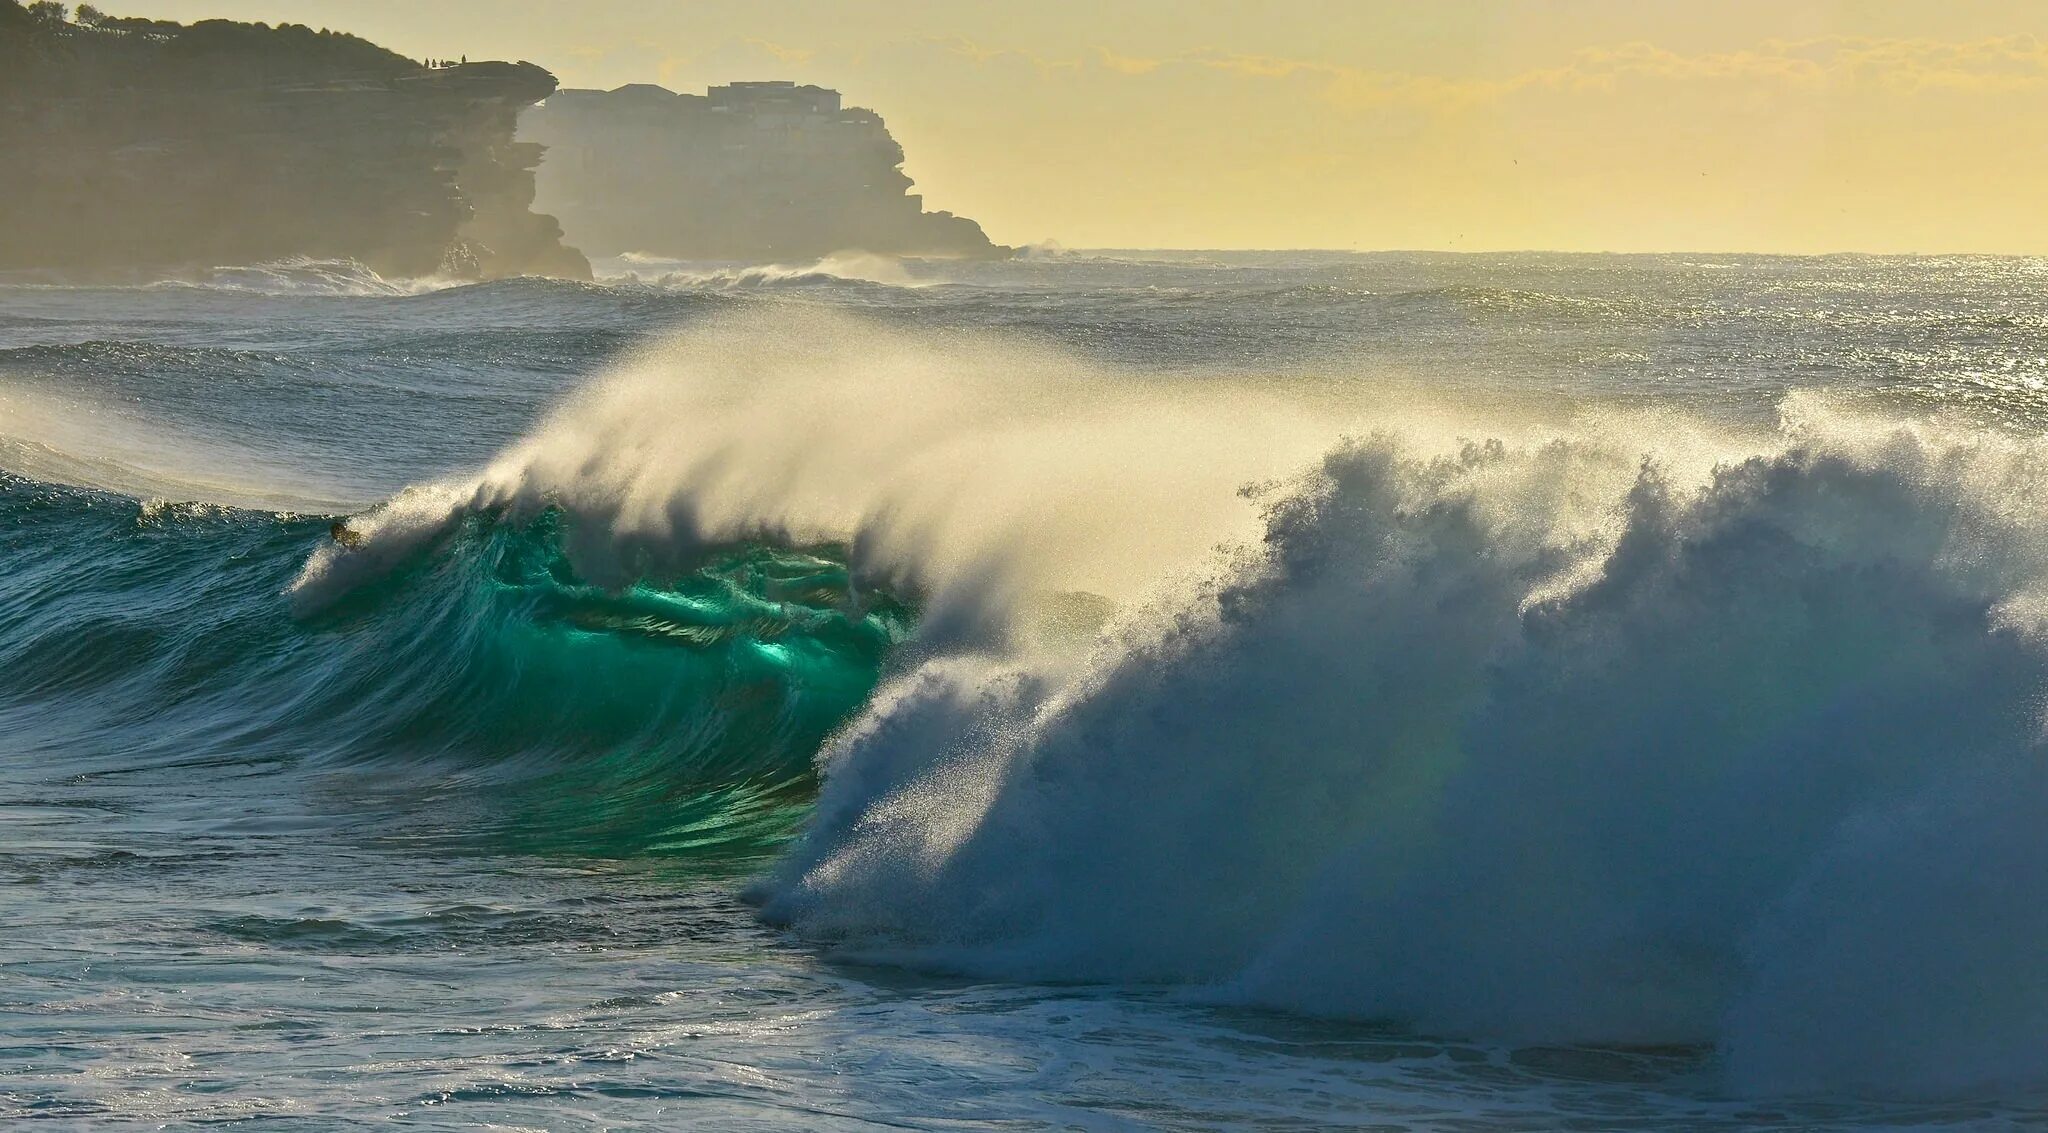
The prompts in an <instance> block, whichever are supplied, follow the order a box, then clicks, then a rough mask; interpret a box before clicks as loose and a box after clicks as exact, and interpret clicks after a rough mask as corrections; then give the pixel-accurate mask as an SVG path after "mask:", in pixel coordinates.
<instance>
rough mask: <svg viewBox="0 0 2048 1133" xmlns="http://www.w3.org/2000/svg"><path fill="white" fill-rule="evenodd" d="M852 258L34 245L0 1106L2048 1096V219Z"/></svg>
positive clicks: (611, 1109) (1903, 1107)
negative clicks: (290, 257) (1703, 255)
mask: <svg viewBox="0 0 2048 1133" xmlns="http://www.w3.org/2000/svg"><path fill="white" fill-rule="evenodd" d="M870 260H871V258H867V259H856V258H852V257H845V258H835V259H832V260H828V261H825V262H821V263H819V264H815V265H793V266H790V267H788V268H778V269H771V270H763V271H757V272H755V273H753V274H751V275H749V274H745V273H736V272H735V271H734V270H732V269H727V268H724V267H720V266H717V265H678V264H651V263H626V264H620V265H609V266H607V265H602V264H601V265H599V266H600V269H601V271H603V270H610V271H613V272H615V273H616V274H615V275H614V276H613V277H612V278H611V279H610V280H609V281H607V282H603V283H601V284H599V285H595V286H591V285H578V284H559V283H547V282H541V281H534V280H513V281H505V282H501V283H495V284H486V285H465V286H456V287H445V286H441V285H438V284H429V283H420V284H414V283H411V282H405V281H385V280H381V279H379V278H377V277H374V276H372V275H369V274H367V273H363V272H361V271H360V269H354V268H350V267H348V266H346V265H309V264H291V265H266V266H262V267H258V268H251V269H236V270H234V271H223V272H220V273H217V277H216V278H214V279H212V280H208V281H199V282H188V283H186V284H183V285H180V286H178V287H175V288H168V287H152V288H137V289H94V290H78V289H66V288H51V287H47V286H13V287H8V288H6V289H5V290H4V291H0V295H4V297H5V300H6V301H5V303H4V305H0V469H4V470H5V471H4V473H0V515H4V526H0V547H4V548H5V552H4V554H5V556H6V560H5V561H6V562H7V564H8V568H9V569H8V573H7V577H6V579H5V580H4V581H0V723H4V725H5V727H4V729H0V735H4V736H5V737H6V738H4V739H0V793H4V798H5V801H6V802H7V803H8V804H9V806H10V810H11V811H12V812H15V813H19V814H20V815H22V816H23V822H22V824H21V825H20V827H19V828H18V829H19V830H20V831H21V832H22V833H20V834H19V835H18V836H16V837H14V838H11V839H10V840H9V842H8V844H7V845H6V846H4V847H0V854H4V857H0V878H7V879H9V880H11V883H12V884H11V885H10V888H11V889H12V890H13V891H14V893H16V894H17V895H19V896H22V897H23V898H24V905H25V907H27V908H30V909H31V910H32V911H31V912H29V913H28V914H27V916H26V917H25V918H24V919H23V921H22V922H21V924H20V926H19V927H18V928H17V929H16V930H14V931H12V932H10V933H9V934H8V936H7V937H5V938H0V964H4V965H5V966H6V968H7V970H8V972H9V973H10V975H11V976H14V977H16V978H15V979H14V980H12V981H10V982H11V984H12V985H13V986H14V987H15V988H18V989H19V990H11V991H9V992H8V993H6V995H5V1002H4V1003H0V1011H4V1012H5V1013H6V1014H5V1016H4V1017H5V1018H6V1019H7V1020H8V1023H7V1024H6V1026H7V1028H8V1033H9V1034H10V1035H15V1036H18V1042H17V1044H16V1046H17V1047H18V1053H10V1054H8V1055H7V1056H6V1057H7V1058H9V1059H11V1060H12V1061H11V1062H10V1063H8V1064H7V1069H6V1070H5V1071H4V1073H0V1076H4V1077H5V1078H6V1079H8V1080H10V1081H14V1082H19V1083H21V1085H19V1086H13V1085H10V1086H9V1087H8V1092H6V1093H5V1094H4V1095H0V1097H4V1099H5V1100H4V1101H0V1105H4V1106H12V1107H18V1108H19V1111H20V1113H22V1114H24V1115H27V1114H35V1113H40V1114H48V1115H53V1116H68V1117H72V1118H77V1119H84V1118H94V1117H97V1118H112V1117H121V1116H130V1117H152V1118H155V1119H157V1120H171V1121H185V1120H200V1119H220V1118H223V1117H228V1116H236V1115H244V1116H266V1115H267V1116H284V1115H293V1114H297V1115H304V1116H313V1115H318V1116H320V1117H322V1118H337V1117H340V1116H342V1115H356V1116H360V1117H364V1118H369V1117H373V1116H374V1117H384V1118H390V1117H404V1118H407V1119H410V1120H416V1121H420V1122H424V1123H427V1124H434V1123H443V1124H449V1125H455V1124H459V1123H463V1122H474V1121H485V1120H488V1121H498V1122H512V1123H522V1122H523V1123H529V1124H539V1125H545V1126H549V1127H553V1126H554V1125H556V1124H559V1123H560V1122H562V1121H564V1120H570V1121H576V1122H585V1123H588V1124H591V1125H592V1126H593V1127H595V1126H596V1125H598V1124H602V1123H604V1122H606V1121H613V1122H619V1121H623V1122H626V1123H632V1122H636V1121H657V1122H658V1121H662V1120H668V1119H670V1118H677V1117H687V1118H689V1119H692V1120H710V1121H713V1122H714V1123H716V1122H721V1121H722V1122H725V1123H730V1124H748V1123H751V1124H754V1125H759V1126H762V1127H788V1128H816V1127H821V1126H829V1127H845V1128H858V1127H866V1126H867V1125H869V1124H872V1123H878V1122H898V1121H901V1120H903V1119H905V1117H906V1115H908V1116H909V1117H910V1118H912V1121H913V1123H917V1122H920V1121H929V1122H953V1123H962V1124H976V1123H1011V1124H1014V1125H1022V1126H1024V1127H1072V1126H1076V1125H1079V1126H1083V1127H1090V1128H1094V1127H1100V1128H1127V1127H1167V1128H1211V1127H1218V1126H1229V1127H1261V1126H1271V1127H1303V1126H1304V1125H1306V1126H1309V1127H1321V1126H1346V1125H1359V1124H1363V1123H1368V1122H1377V1123H1382V1124H1391V1125H1394V1126H1398V1127H1407V1128H1449V1127H1454V1126H1455V1127H1460V1128H1473V1127H1478V1128H1530V1127H1552V1126H1555V1127H1563V1126H1566V1125H1570V1126H1572V1127H1578V1128H1588V1127H1590V1128H1623V1127H1628V1128H1664V1127H1670V1126H1672V1125H1674V1124H1684V1125H1688V1126H1695V1127H1729V1128H1734V1127H1744V1126H1748V1125H1755V1124H1764V1125H1777V1126H1787V1125H1792V1126H1799V1127H1841V1128H1855V1127H1873V1126H1889V1125H1894V1124H1900V1123H1904V1122H1912V1123H1917V1124H1930V1125H1935V1126H1970V1125H1980V1124H1984V1123H1987V1122H2003V1123H2007V1124H2022V1123H2031V1122H2034V1121H2037V1120H2039V1119H2040V1116H2041V1111H2040V1110H2039V1108H2038V1107H2039V1105H2040V1102H2041V1097H2042V1094H2041V1091H2042V1089H2043V1088H2044V1086H2048V1063H2044V1061H2043V1055H2042V1052H2043V1051H2048V971H2044V970H2043V969H2042V967H2041V965H2040V964H2039V963H2038V957H2039V956H2040V955H2041V954H2042V951H2043V948H2044V946H2048V915H2044V914H2042V913H2041V912H2040V911H2039V910H2041V909H2043V908H2048V902H2044V901H2043V898H2044V897H2048V892H2044V890H2048V834H2044V833H2043V832H2044V831H2048V824H2044V823H2043V822H2042V821H2041V819H2042V817H2043V815H2042V813H2041V808H2042V806H2043V802H2042V800H2043V799H2044V798H2048V795H2044V793H2043V787H2044V786H2048V784H2043V783H2042V782H2041V775H2042V772H2041V770H2040V768H2041V766H2042V761H2041V756H2042V754H2043V751H2042V745H2043V741H2042V730H2041V729H2042V726H2043V720H2042V717H2041V712H2042V704H2043V698H2042V692H2043V690H2044V687H2048V652H2044V649H2048V641H2044V639H2043V633H2044V630H2048V593H2044V590H2043V586H2044V584H2048V527H2044V520H2043V518H2042V515H2041V512H2040V508H2039V505H2038V502H2037V501H2038V499H2039V497H2040V491H2041V485H2042V483H2043V479H2044V472H2048V449H2043V448H2042V446H2041V442H2040V441H2038V440H2037V439H2036V436H2037V433H2038V429H2037V428H2036V426H2037V425H2038V423H2039V422H2040V420H2041V419H2042V413H2043V409H2044V408H2048V403H2044V402H2043V401H2042V400H2041V395H2040V393H2039V389H2040V385H2039V383H2038V381H2036V380H2035V379H2036V378H2038V376H2039V371H2040V369H2041V366H2042V362H2041V361H2040V360H2041V359H2042V358H2043V357H2048V351H2044V347H2048V307H2044V306H2043V304H2042V303H2041V302H2040V300H2039V299H2038V298H2037V297H2036V296H2035V294H2034V289H2033V288H2032V287H2031V280H2032V279H2034V278H2035V272H2036V269H2037V265H2035V264H2033V263H2031V262H2028V261H1992V260H1953V261H1943V260H1927V259H1921V260H1869V259H1841V260H1817V261H1816V260H1806V261H1799V260H1772V259H1762V258H1733V257H1731V258H1722V259H1715V260H1706V261H1695V260H1687V259H1685V258H1680V257H1625V258H1603V257H1542V256H1529V257H1492V258H1477V257H1473V258H1467V257H1397V256H1374V257H1359V256H1340V255H1304V256H1254V255H1215V256H1182V257H1160V256H1156V255H1147V254H1143V253H1130V254H1085V255H1084V254H1073V253H1062V254H1057V255H1040V256H1033V257H1030V258H1027V259H1023V260H1020V261H1016V262H1012V263H1004V264H940V263H923V262H917V261H888V262H884V263H880V264H877V263H873V262H870ZM344 513H346V514H348V516H349V518H348V519H347V524H348V526H347V541H346V545H344V543H343V542H339V541H336V540H335V539H333V538H331V537H330V536H329V527H330V524H331V523H333V522H334V520H335V519H336V518H338V517H340V516H341V515H343V514H344ZM144 879H147V880H144ZM742 898H744V902H743V901H742ZM59 939H61V940H65V941H68V942H70V943H67V944H66V945H65V946H64V948H63V950H62V951H61V952H57V953H51V952H50V951H49V950H48V949H47V948H37V947H34V946H33V942H34V941H36V940H43V941H49V940H59ZM201 966H204V970H206V971H208V972H212V973H217V974H216V975H213V976H209V977H208V979H207V980H205V981H197V982H195V978H194V977H193V976H192V974H191V973H193V972H195V971H198V970H200V967H201ZM238 973H239V974H238ZM301 977H304V978H305V979H309V980H311V983H310V984H305V986H303V987H301V986H300V983H302V982H303V980H301ZM279 979H282V980H283V981H285V982H282V983H279V982H276V981H277V980H279ZM167 981H168V982H167ZM293 981H299V982H296V983H295V982H293ZM171 986H179V987H191V988H192V989H193V990H191V991H180V992H178V993H177V995H178V996H180V997H182V998H181V999H173V998H171V993H170V992H169V991H168V990H167V989H168V988H170V987H171ZM285 987H292V988H295V989H296V990H290V991H283V990H279V989H280V988H285ZM366 1003H368V1004H376V1005H379V1012H378V1018H379V1020H381V1021H379V1022H376V1023H368V1022H365V1020H364V1018H363V1017H362V1016H360V1015H358V1014H356V1013H355V1012H356V1008H357V1007H358V1006H360V1005H362V1004H366ZM934 1028H937V1031H938V1033H943V1034H945V1035H946V1036H947V1037H948V1043H947V1044H946V1046H945V1048H944V1049H939V1048H938V1047H935V1046H933V1045H932V1043H931V1036H932V1034H933V1033H934ZM138 1034H139V1035H141V1036H144V1038H143V1041H142V1042H141V1043H140V1044H139V1045H138V1042H137V1039H136V1036H137V1035H138ZM852 1038H857V1039H858V1041H857V1042H850V1041H849V1040H850V1039H852ZM195 1050H206V1051H210V1052H214V1053H210V1054H208V1055H207V1056H206V1057H205V1058H203V1059H195V1057H194V1056H193V1055H192V1054H191V1053H190V1052H192V1051H195ZM109 1074H115V1075H119V1076H120V1077H121V1078H122V1079H123V1080H125V1081H141V1082H143V1083H146V1088H145V1089H143V1090H141V1091H135V1090H119V1091H116V1090H111V1089H108V1088H105V1087H104V1086H102V1085H100V1084H99V1083H100V1082H102V1081H103V1080H104V1079H105V1078H106V1076H107V1075H109ZM0 1112H9V1111H7V1110H0ZM565 1114H574V1115H575V1116H573V1117H565V1116H564V1115H565ZM663 1115H666V1116H663Z"/></svg>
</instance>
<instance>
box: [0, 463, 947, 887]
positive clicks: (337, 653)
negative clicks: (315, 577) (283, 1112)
mask: <svg viewBox="0 0 2048 1133" xmlns="http://www.w3.org/2000/svg"><path fill="white" fill-rule="evenodd" d="M573 523H574V518H573V517H572V516H568V515H565V514H562V513H560V512H551V513H547V514H544V515H542V516H540V517H539V518H537V519H535V520H533V521H532V522H529V523H524V524H513V523H509V522H504V521H499V520H495V519H492V518H490V517H482V516H478V517H472V518H471V519H469V520H468V521H467V522H466V523H465V524H464V525H463V526H462V527H460V528H459V529H458V530H456V531H455V532H454V533H452V534H451V535H450V536H449V537H448V538H446V539H444V540H442V541H441V542H440V543H439V544H437V545H435V546H433V547H431V548H427V549H425V550H423V551H422V552H421V553H420V554H419V555H418V556H417V557H416V558H415V560H414V561H412V562H409V563H407V564H406V565H405V566H404V568H403V569H401V570H399V571H398V572H396V573H394V574H392V575H391V576H389V577H387V578H385V579H383V580H381V581H379V582H377V583H376V584H374V585H370V586H366V587H364V588H361V589H359V590H357V591H355V592H353V593H351V594H349V595H348V596H346V598H345V599H344V600H343V601H341V602H340V603H338V604H336V605H334V606H332V607H330V608H328V609H327V610H325V611H323V612H322V613H320V614H319V615H318V616H315V617H311V618H307V619H304V620H296V619H294V618H293V617H292V615H291V613H290V611H289V607H288V604H287V602H286V600H285V598H284V597H283V595H282V592H283V591H284V589H285V587H286V585H287V584H288V583H289V581H290V579H291V576H292V573H293V572H294V570H295V569H296V568H297V567H298V565H299V564H300V563H301V562H303V561H304V559H305V556H306V553H307V551H308V549H309V548H310V547H313V546H316V545H318V543H319V542H320V541H321V540H323V539H325V538H327V527H328V521H327V520H325V519H308V518H299V517H289V516H284V517H280V516H274V515H268V514H263V513H254V512H244V511H236V510H232V509H220V508H199V507H189V506H179V507H162V506H149V505H139V504H136V503H134V502H132V501H129V500H125V499H121V498H118V497H111V496H102V495H95V494H92V493H85V492H78V491H73V490H69V489H57V488H51V487H48V486H45V485H40V484H36V483H33V482H25V481H13V482H11V483H5V484H0V554H4V555H5V556H6V561H7V562H8V563H9V564H10V570H9V572H8V573H7V576H6V577H5V578H4V579H0V718H6V717H9V716H18V717H19V718H20V720H21V722H22V725H23V727H25V728H32V729H34V730H35V732H34V734H33V735H29V736H25V737H24V738H25V739H26V740H27V741H28V743H29V745H30V747H31V750H33V751H34V752H35V754H36V756H37V757H38V758H44V759H50V760H62V761H66V762H67V763H70V764H75V765H77V766H78V767H79V769H80V771H81V773H105V772H109V771H122V770H128V769H132V768H136V767H147V766H161V765H167V764H183V763H206V764H215V765H219V766H221V767H225V768H241V767H248V766H251V765H257V764H274V763H278V762H283V763H288V764H295V765H300V766H304V767H306V768H309V769H312V770H316V771H318V770H323V769H324V770H328V771H331V772H333V773H334V774H335V775H336V776H338V777H341V778H345V779H347V780H348V781H350V782H352V783H355V784H357V785H358V786H361V785H363V784H369V785H370V786H369V789H374V790H378V791H380V792H382V793H384V794H386V795H388V796H390V797H392V798H395V799H397V800H399V801H400V802H401V803H403V804H404V805H405V806H407V807H408V808H409V809H413V810H415V811H416V812H418V813H422V814H433V815H435V816H436V820H435V821H423V822H421V823H419V824H416V829H415V834H416V836H420V837H432V838H436V839H454V840H467V839H482V840H485V841H486V842H488V844H489V845H490V847H491V848H493V849H515V850H517V849H531V850H537V851H550V852H561V851H567V852H573V853H582V854H593V855H599V856H615V855H616V856H624V855H631V854H646V853H681V854H692V855H715V856H729V855H739V856H743V857H747V856H751V855H752V854H754V853H756V852H760V851H765V850H767V849H770V848H772V847H774V846H776V845H779V844H780V843H781V842H782V841H783V840H784V839H786V838H787V837H788V836H789V834H790V833H791V832H792V831H793V829H794V828H795V826H796V824H797V823H798V822H799V821H800V820H801V819H802V817H803V815H804V813H805V811H806V809H807V807H808V804H809V800H810V798H811V796H812V793H813V790H814V781H813V771H812V758H813V756H814V755H815V753H816V751H817V749H818V747H819V745H820V743H821V742H822V740H823V739H824V737H825V736H826V734H827V733H828V732H830V730H831V729H832V728H834V727H835V726H837V725H838V724H839V723H840V722H841V721H842V720H843V719H845V718H846V716H847V715H849V714H850V713H851V712H853V711H854V710H855V709H856V708H857V707H858V706H859V705H860V704H861V703H862V702H863V701H864V700H865V699H866V697H867V695H868V693H869V692H870V691H871V689H872V688H873V686H874V683H875V681H876V678H877V674H878V673H879V671H880V667H881V665H882V662H883V659H884V657H885V655H886V654H887V653H888V651H889V649H890V647H891V646H892V645H893V644H895V643H896V642H897V641H899V640H901V638H902V637H903V636H904V635H905V634H906V633H907V632H908V630H909V627H910V624H911V621H912V611H911V610H910V609H909V608H908V607H907V606H905V605H904V604H902V603H899V602H897V601H895V600H893V599H891V598H889V597H888V596H886V595H869V594H858V595H857V594H855V593H854V592H853V590H852V589H851V587H850V586H849V579H848V575H847V569H846V566H845V563H844V561H843V556H842V555H841V554H840V553H838V551H837V550H836V549H835V548H829V547H827V548H810V549H805V550H796V549H790V548H782V547H770V546H761V545H753V546H743V547H733V548H726V549H723V550H720V551H717V552H714V553H711V554H709V555H707V556H706V557H704V558H703V559H702V560H701V561H699V562H698V564H697V565H696V567H695V569H693V570H690V571H688V572H686V573H682V574H680V575H676V576H673V577H648V578H645V579H642V580H640V581H638V582H636V583H634V584H632V585H630V586H627V587H625V588H623V589H608V588H604V587H599V586H595V585H592V584H590V583H588V582H586V581H584V580H583V579H581V578H579V577H578V575H577V573H576V571H575V569H574V568H573V567H572V566H571V564H570V562H569V559H568V556H567V555H566V554H565V552H564V545H565V539H566V538H567V536H568V533H569V530H570V528H571V527H572V525H573ZM53 704H61V705H62V710H61V711H51V708H52V706H53ZM29 706H39V707H38V708H37V710H35V711H33V712H29V711H17V712H10V711H9V710H10V709H26V708H28V707H29ZM458 795H460V796H461V799H460V802H459V803H458V802H456V801H455V799H456V796H458ZM479 799H481V800H483V801H482V802H479ZM450 808H459V809H460V812H461V813H460V814H459V815H456V814H453V813H451V812H450Z"/></svg>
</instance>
